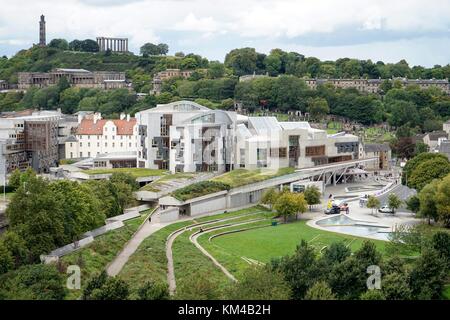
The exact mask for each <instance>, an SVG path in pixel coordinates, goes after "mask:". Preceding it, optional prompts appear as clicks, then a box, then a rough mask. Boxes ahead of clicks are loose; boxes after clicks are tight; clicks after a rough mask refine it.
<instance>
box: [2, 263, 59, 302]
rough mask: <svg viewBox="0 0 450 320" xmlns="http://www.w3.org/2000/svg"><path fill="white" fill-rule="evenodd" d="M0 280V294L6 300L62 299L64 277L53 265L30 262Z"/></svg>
mask: <svg viewBox="0 0 450 320" xmlns="http://www.w3.org/2000/svg"><path fill="white" fill-rule="evenodd" d="M3 280H4V281H1V282H0V296H3V298H4V299H7V300H63V299H64V298H65V296H66V294H67V291H66V289H65V287H64V278H63V276H62V275H61V274H60V273H59V272H58V270H57V269H56V267H55V266H54V265H47V264H32V265H26V266H22V267H20V268H19V269H17V270H15V271H13V272H10V273H9V274H8V277H6V278H4V279H3Z"/></svg>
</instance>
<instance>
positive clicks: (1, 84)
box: [0, 80, 9, 91]
mask: <svg viewBox="0 0 450 320" xmlns="http://www.w3.org/2000/svg"><path fill="white" fill-rule="evenodd" d="M8 89H9V84H8V82H7V81H6V80H0V91H2V90H8Z"/></svg>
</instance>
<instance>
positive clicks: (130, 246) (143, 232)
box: [106, 221, 170, 277]
mask: <svg viewBox="0 0 450 320" xmlns="http://www.w3.org/2000/svg"><path fill="white" fill-rule="evenodd" d="M169 224H170V223H153V222H151V223H149V222H147V221H146V222H145V223H144V224H143V225H142V227H141V228H140V229H139V230H138V231H137V232H136V234H135V235H134V236H133V237H132V238H131V239H130V241H128V243H127V244H126V245H125V247H124V248H123V249H122V251H121V252H120V253H119V255H117V257H116V258H115V259H114V260H113V261H112V262H111V263H110V264H109V265H108V267H107V268H106V272H107V273H108V275H110V276H112V277H113V276H116V275H118V274H119V272H120V271H121V270H122V268H123V266H124V265H125V264H126V263H127V261H128V259H129V258H130V256H131V255H132V254H133V253H134V252H135V251H136V250H137V248H138V247H139V245H140V244H141V243H142V241H144V240H145V238H147V237H149V236H150V235H152V234H153V233H155V232H156V231H158V230H159V229H162V228H164V227H165V226H167V225H169Z"/></svg>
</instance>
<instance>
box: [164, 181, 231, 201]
mask: <svg viewBox="0 0 450 320" xmlns="http://www.w3.org/2000/svg"><path fill="white" fill-rule="evenodd" d="M225 190H230V185H229V184H226V183H223V182H219V181H212V180H207V181H200V182H196V183H193V184H191V185H188V186H186V187H183V188H180V189H178V190H175V191H174V192H172V193H171V195H172V196H173V197H174V198H176V199H178V200H180V201H186V200H189V199H193V198H198V197H201V196H205V195H208V194H213V193H216V192H219V191H225Z"/></svg>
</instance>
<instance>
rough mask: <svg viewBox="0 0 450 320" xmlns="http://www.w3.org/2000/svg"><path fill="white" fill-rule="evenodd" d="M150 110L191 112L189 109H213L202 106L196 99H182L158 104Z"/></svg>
mask: <svg viewBox="0 0 450 320" xmlns="http://www.w3.org/2000/svg"><path fill="white" fill-rule="evenodd" d="M148 111H149V112H161V111H165V112H167V111H169V112H170V111H172V112H177V111H178V112H189V111H211V109H209V108H207V107H205V106H202V105H201V104H198V103H196V102H194V101H188V100H181V101H175V102H171V103H167V104H158V105H157V106H156V107H155V108H153V109H150V110H148Z"/></svg>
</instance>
